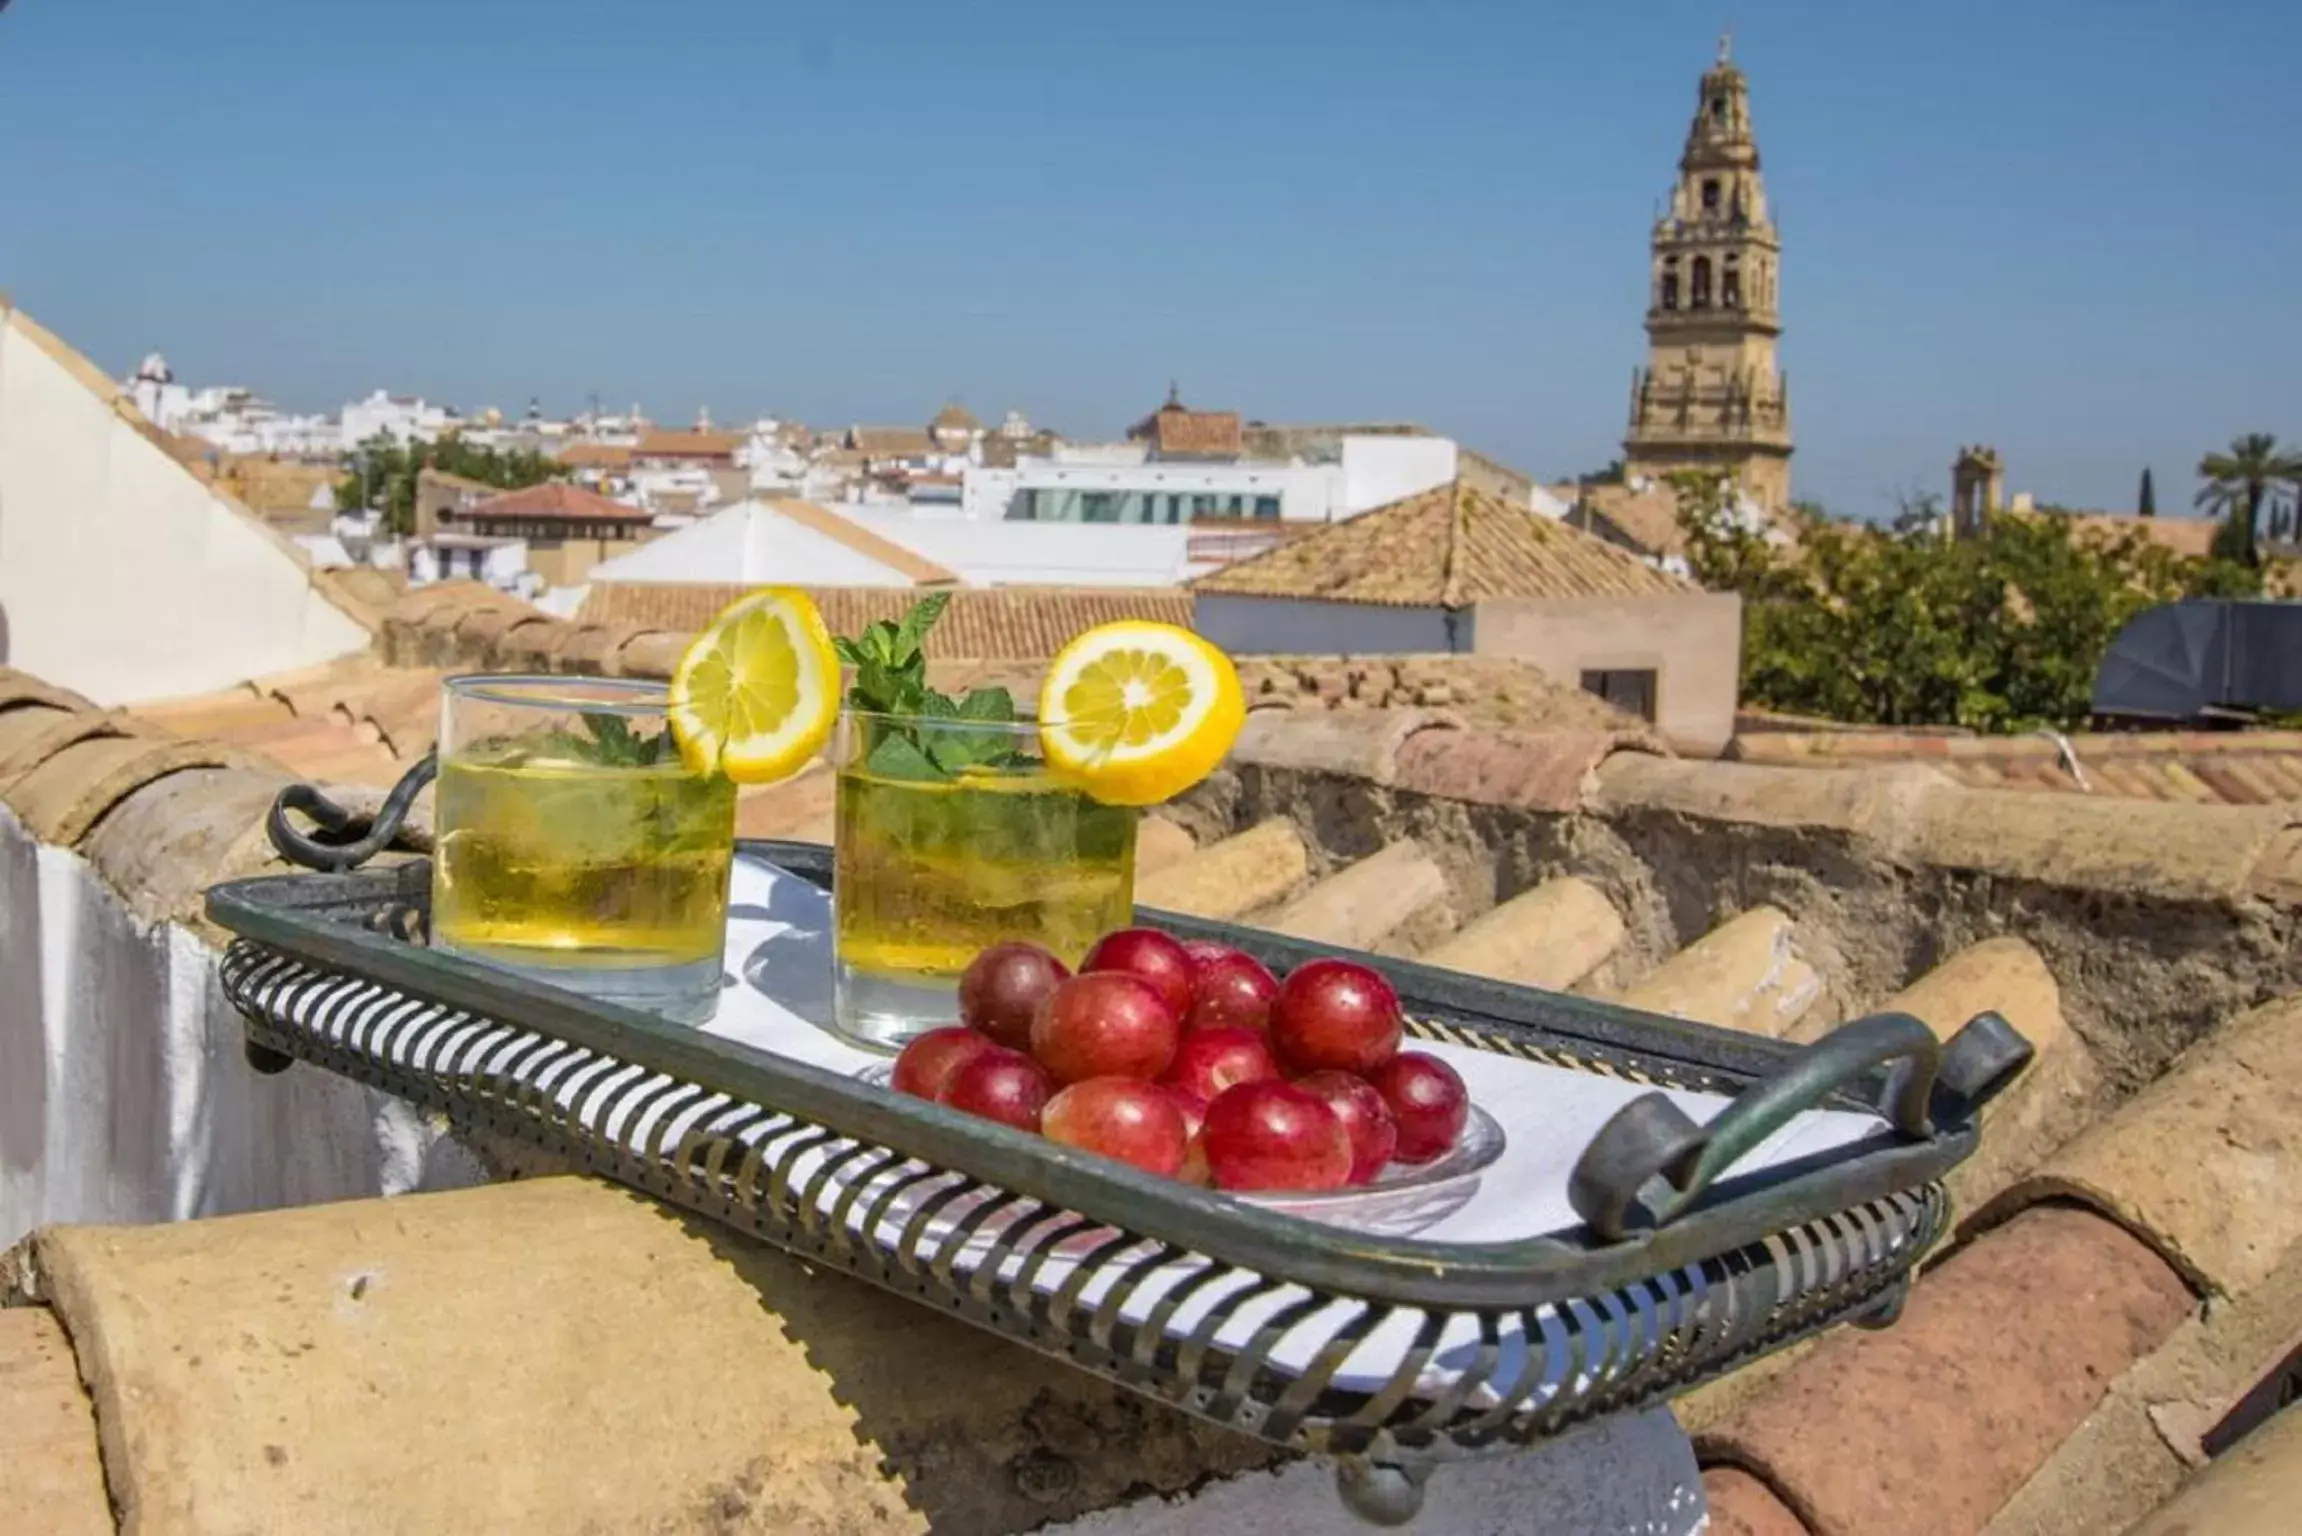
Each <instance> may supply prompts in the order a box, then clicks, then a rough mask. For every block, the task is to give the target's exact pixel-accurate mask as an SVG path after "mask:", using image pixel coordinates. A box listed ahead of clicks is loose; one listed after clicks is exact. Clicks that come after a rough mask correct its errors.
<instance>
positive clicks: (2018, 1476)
mask: <svg viewBox="0 0 2302 1536" xmlns="http://www.w3.org/2000/svg"><path fill="white" fill-rule="evenodd" d="M2192 1304H2193V1298H2192V1296H2191V1293H2190V1290H2189V1288H2188V1287H2186V1286H2185V1285H2184V1284H2183V1283H2182V1280H2181V1277H2180V1276H2178V1275H2177V1274H2175V1273H2174V1271H2173V1270H2172V1269H2170V1268H2168V1267H2167V1266H2166V1264H2165V1263H2163V1262H2162V1261H2161V1260H2160V1259H2159V1258H2158V1256H2157V1255H2156V1254H2154V1253H2152V1252H2151V1251H2150V1249H2149V1248H2148V1247H2146V1246H2145V1245H2144V1244H2142V1243H2140V1242H2137V1241H2136V1240H2135V1239H2134V1238H2133V1237H2131V1236H2129V1235H2128V1234H2127V1233H2125V1232H2124V1231H2122V1230H2120V1229H2119V1227H2118V1226H2116V1225H2115V1224H2114V1223H2111V1222H2108V1221H2105V1220H2103V1219H2102V1218H2100V1217H2099V1216H2096V1215H2094V1214H2093V1213H2092V1212H2088V1211H2079V1210H2070V1209H2064V1208H2059V1207H2042V1208H2040V1209H2037V1210H2032V1211H2026V1212H2024V1213H2023V1215H2022V1216H2021V1217H2020V1218H2018V1219H2017V1220H2016V1221H2015V1222H2014V1223H2012V1224H2010V1225H2008V1226H2005V1227H2002V1228H2000V1229H1998V1230H1997V1231H1994V1232H1990V1233H1987V1234H1985V1235H1984V1236H1983V1237H1981V1238H1979V1239H1977V1240H1976V1241H1975V1242H1974V1243H1973V1244H1971V1245H1970V1246H1968V1247H1966V1248H1964V1249H1961V1250H1960V1251H1959V1252H1957V1253H1955V1254H1953V1255H1952V1256H1951V1257H1950V1258H1948V1259H1947V1260H1945V1261H1943V1263H1942V1264H1940V1265H1939V1266H1937V1267H1936V1268H1935V1269H1934V1270H1933V1271H1932V1272H1931V1273H1929V1274H1928V1275H1927V1276H1926V1277H1925V1278H1924V1279H1922V1280H1921V1281H1919V1283H1918V1284H1917V1286H1916V1287H1914V1288H1913V1290H1912V1292H1911V1295H1910V1300H1909V1304H1908V1306H1907V1307H1906V1308H1905V1310H1904V1312H1903V1315H1902V1318H1901V1320H1900V1321H1898V1322H1897V1323H1896V1324H1895V1325H1894V1326H1893V1327H1892V1328H1889V1329H1886V1330H1884V1331H1883V1332H1878V1333H1866V1332H1863V1331H1861V1330H1859V1329H1853V1328H1842V1329H1839V1330H1837V1331H1836V1332H1834V1333H1832V1334H1830V1335H1828V1336H1827V1337H1825V1338H1823V1339H1822V1340H1821V1341H1820V1342H1819V1343H1817V1344H1816V1345H1815V1347H1814V1349H1813V1350H1812V1351H1811V1352H1810V1353H1808V1354H1807V1355H1806V1356H1805V1357H1804V1358H1802V1359H1801V1360H1799V1361H1798V1362H1797V1363H1796V1364H1795V1365H1793V1366H1791V1367H1790V1369H1788V1370H1786V1371H1784V1372H1783V1373H1782V1375H1781V1376H1780V1377H1778V1378H1777V1379H1776V1380H1775V1381H1773V1382H1772V1383H1770V1384H1769V1385H1768V1386H1767V1387H1765V1388H1764V1389H1762V1390H1761V1391H1760V1392H1758V1393H1757V1394H1755V1395H1754V1396H1753V1397H1752V1398H1751V1399H1750V1401H1749V1402H1747V1403H1746V1404H1745V1405H1744V1406H1743V1407H1742V1408H1741V1409H1740V1410H1739V1411H1738V1412H1736V1413H1734V1414H1732V1415H1730V1416H1729V1418H1728V1419H1727V1420H1726V1421H1725V1422H1724V1423H1723V1424H1721V1425H1720V1426H1719V1427H1718V1428H1717V1429H1716V1430H1715V1431H1713V1432H1711V1433H1710V1434H1708V1435H1705V1436H1704V1437H1703V1438H1702V1439H1700V1440H1698V1442H1697V1450H1698V1452H1699V1453H1700V1454H1701V1455H1702V1456H1703V1459H1704V1460H1706V1461H1713V1462H1724V1463H1726V1464H1729V1465H1734V1466H1740V1467H1743V1468H1746V1469H1748V1470H1750V1471H1752V1472H1755V1473H1756V1474H1757V1475H1758V1476H1759V1477H1760V1478H1762V1479H1763V1480H1764V1481H1765V1482H1766V1483H1767V1484H1768V1485H1769V1486H1771V1487H1772V1488H1773V1489H1774V1490H1775V1491H1776V1492H1777V1493H1778V1494H1780V1495H1781V1496H1782V1498H1783V1500H1784V1502H1785V1503H1786V1504H1788V1505H1789V1507H1790V1508H1791V1509H1793V1510H1795V1511H1796V1512H1798V1513H1799V1514H1800V1515H1801V1516H1802V1517H1803V1518H1804V1519H1805V1520H1806V1522H1807V1523H1808V1524H1809V1525H1810V1526H1812V1527H1813V1528H1814V1529H1816V1530H1819V1531H1844V1532H1863V1533H1866V1536H1867V1533H1873V1532H1876V1533H1880V1536H1893V1533H1902V1532H1908V1533H1911V1536H1920V1533H1927V1536H1933V1533H1944V1536H1948V1533H1966V1532H1977V1531H1980V1530H1981V1529H1982V1528H1983V1526H1984V1525H1985V1524H1986V1523H1988V1521H1989V1520H1990V1517H1991V1516H1992V1515H1993V1514H1995V1513H1996V1512H1997V1511H1998V1509H1999V1508H2000V1506H2002V1505H2003V1504H2004V1503H2005V1502H2006V1500H2007V1498H2008V1497H2009V1496H2010V1495H2011V1494H2012V1493H2013V1492H2014V1491H2015V1490H2016V1489H2017V1488H2019V1487H2020V1486H2021V1485H2022V1483H2023V1480H2024V1479H2026V1478H2028V1477H2029V1476H2030V1474H2031V1473H2032V1472H2033V1471H2034V1470H2035V1469H2036V1468H2037V1467H2038V1465H2039V1464H2040V1463H2041V1462H2042V1461H2044V1460H2045V1459H2046V1457H2047V1456H2048V1454H2049V1453H2050V1452H2052V1450H2053V1449H2054V1447H2055V1446H2056V1445H2058V1444H2060V1443H2061V1441H2062V1439H2063V1437H2064V1436H2065V1435H2067V1434H2069V1433H2070V1431H2071V1430H2072V1429H2074V1428H2076V1427H2077V1426H2078V1424H2079V1423H2081V1422H2082V1421H2083V1420H2084V1419H2085V1418H2086V1416H2087V1414H2089V1413H2090V1412H2092V1411H2093V1409H2094V1407H2095V1405H2096V1403H2097V1402H2099V1401H2100V1400H2101V1398H2102V1395H2103V1393H2104V1391H2105V1390H2106V1389H2107V1387H2108V1386H2109V1383H2110V1381H2111V1379H2112V1378H2113V1377H2115V1376H2116V1375H2117V1374H2118V1373H2119V1372H2121V1371H2123V1370H2125V1369H2126V1368H2127V1367H2128V1366H2129V1365H2131V1364H2132V1363H2133V1362H2134V1361H2136V1360H2138V1359H2140V1358H2141V1357H2142V1356H2144V1355H2146V1354H2148V1353H2149V1352H2150V1351H2151V1350H2153V1349H2155V1348H2156V1347H2157V1346H2158V1345H2159V1344H2160V1343H2161V1342H2163V1341H2164V1340H2165V1339H2166V1338H2167V1336H2168V1335H2170V1334H2171V1333H2172V1332H2173V1331H2174V1329H2175V1328H2176V1326H2177V1325H2179V1324H2180V1323H2181V1321H2182V1320H2183V1318H2184V1317H2185V1316H2187V1315H2188V1314H2189V1312H2190V1309H2191V1306H2192Z"/></svg>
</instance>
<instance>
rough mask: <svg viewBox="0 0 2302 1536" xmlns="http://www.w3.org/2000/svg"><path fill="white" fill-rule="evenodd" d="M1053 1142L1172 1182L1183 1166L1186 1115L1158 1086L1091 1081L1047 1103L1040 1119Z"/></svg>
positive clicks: (1128, 1081) (1134, 1080) (1137, 1081)
mask: <svg viewBox="0 0 2302 1536" xmlns="http://www.w3.org/2000/svg"><path fill="white" fill-rule="evenodd" d="M1039 1126H1040V1129H1041V1130H1042V1131H1043V1132H1045V1133H1046V1136H1047V1139H1048V1140H1050V1141H1059V1142H1062V1143H1063V1144H1064V1145H1065V1146H1067V1147H1078V1148H1081V1149H1082V1150H1084V1151H1088V1152H1100V1153H1102V1154H1103V1155H1104V1156H1105V1157H1115V1158H1117V1159H1118V1160H1119V1161H1121V1162H1123V1163H1131V1164H1133V1165H1134V1166H1135V1167H1137V1168H1140V1169H1142V1170H1143V1171H1144V1172H1145V1173H1156V1174H1158V1175H1160V1176H1161V1177H1163V1178H1173V1177H1174V1176H1175V1175H1176V1174H1177V1173H1179V1172H1180V1171H1181V1170H1182V1167H1183V1151H1184V1145H1185V1143H1186V1141H1187V1140H1188V1138H1187V1137H1186V1135H1185V1134H1184V1130H1183V1112H1182V1110H1180V1109H1178V1108H1177V1107H1176V1105H1175V1099H1174V1096H1173V1095H1172V1094H1170V1093H1169V1092H1168V1091H1167V1090H1166V1089H1164V1088H1161V1087H1160V1086H1159V1085H1158V1084H1156V1083H1146V1082H1143V1081H1141V1080H1140V1079H1138V1078H1132V1077H1091V1078H1088V1079H1087V1080H1086V1081H1085V1082H1081V1083H1073V1084H1072V1085H1071V1086H1070V1087H1068V1088H1066V1089H1064V1090H1063V1091H1062V1092H1061V1093H1058V1094H1057V1095H1055V1097H1054V1098H1052V1099H1049V1100H1048V1101H1047V1108H1046V1110H1045V1112H1044V1113H1042V1114H1041V1115H1040V1117H1039Z"/></svg>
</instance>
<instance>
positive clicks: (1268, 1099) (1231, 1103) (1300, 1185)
mask: <svg viewBox="0 0 2302 1536" xmlns="http://www.w3.org/2000/svg"><path fill="white" fill-rule="evenodd" d="M1199 1139H1200V1140H1201V1141H1202V1142H1203V1143H1205V1145H1206V1148H1207V1168H1208V1171H1209V1172H1210V1173H1211V1174H1213V1175H1214V1179H1215V1184H1216V1187H1217V1188H1219V1189H1337V1188H1340V1187H1341V1186H1342V1183H1343V1181H1344V1179H1346V1178H1348V1177H1349V1176H1350V1172H1351V1138H1350V1136H1349V1134H1348V1133H1347V1132H1345V1131H1344V1129H1343V1122H1342V1121H1341V1120H1339V1119H1337V1118H1336V1116H1335V1112H1334V1111H1333V1110H1331V1109H1329V1108H1328V1107H1327V1106H1326V1104H1325V1103H1324V1102H1322V1101H1321V1100H1319V1099H1318V1098H1316V1097H1314V1096H1313V1095H1311V1094H1308V1093H1305V1092H1304V1091H1303V1090H1302V1089H1300V1088H1297V1087H1296V1086H1295V1085H1294V1084H1292V1083H1283V1082H1281V1081H1279V1080H1278V1079H1277V1078H1265V1079H1263V1080H1262V1081H1260V1082H1253V1083H1241V1084H1240V1085H1239V1086H1238V1087H1236V1088H1233V1089H1230V1090H1228V1091H1226V1092H1225V1093H1224V1094H1223V1095H1222V1096H1221V1097H1220V1098H1218V1099H1216V1100H1215V1102H1214V1103H1212V1104H1210V1105H1208V1106H1207V1124H1206V1128H1205V1129H1203V1130H1202V1131H1200V1133H1199Z"/></svg>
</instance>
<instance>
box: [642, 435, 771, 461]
mask: <svg viewBox="0 0 2302 1536" xmlns="http://www.w3.org/2000/svg"><path fill="white" fill-rule="evenodd" d="M743 444H744V439H743V436H742V434H740V433H736V432H695V431H681V430H658V431H654V432H649V433H647V434H646V435H644V436H643V437H641V438H640V440H639V443H638V445H637V446H636V447H634V448H633V449H632V450H631V456H632V457H633V458H635V459H732V458H733V457H735V450H736V449H738V448H741V447H742V446H743Z"/></svg>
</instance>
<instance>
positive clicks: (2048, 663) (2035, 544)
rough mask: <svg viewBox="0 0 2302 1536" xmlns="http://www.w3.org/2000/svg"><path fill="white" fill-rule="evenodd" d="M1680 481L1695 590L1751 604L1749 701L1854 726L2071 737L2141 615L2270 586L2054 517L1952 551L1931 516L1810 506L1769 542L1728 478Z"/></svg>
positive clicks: (2016, 521)
mask: <svg viewBox="0 0 2302 1536" xmlns="http://www.w3.org/2000/svg"><path fill="white" fill-rule="evenodd" d="M1674 483H1675V485H1676V488H1677V490H1678V495H1679V523H1680V526H1681V528H1682V530H1683V531H1684V532H1685V535H1686V541H1687V562H1688V564H1689V566H1690V567H1691V568H1692V570H1693V573H1694V575H1695V578H1696V579H1697V580H1698V581H1700V582H1702V584H1703V585H1704V586H1706V587H1711V588H1713V589H1716V590H1726V591H1734V592H1739V593H1741V594H1742V596H1743V656H1742V695H1743V698H1744V700H1745V701H1746V702H1748V703H1751V704H1756V705H1759V706H1761V707H1764V708H1768V709H1780V710H1787V711H1791V712H1793V713H1797V714H1807V715H1819V716H1822V717H1824V718H1826V719H1831V720H1842V721H1846V722H1847V723H1849V724H1875V725H1958V726H1964V727H1967V728H1968V729H1971V730H1977V731H2020V730H2032V729H2037V728H2039V727H2043V726H2053V727H2067V726H2072V725H2076V724H2079V723H2082V722H2083V721H2084V720H2085V719H2086V715H2087V708H2088V703H2089V701H2090V699H2091V696H2092V693H2093V688H2094V674H2095V669H2096V668H2097V667H2098V666H2099V665H2100V664H2101V661H2102V654H2103V652H2104V651H2105V650H2106V649H2107V648H2108V647H2109V644H2110V641H2111V639H2112V637H2113V636H2115V635H2116V634H2117V633H2118V631H2119V628H2120V627H2121V626H2122V625H2124V624H2125V622H2126V621H2127V620H2128V619H2130V618H2132V617H2133V616H2134V615H2135V614H2136V613H2138V612H2140V611H2141V610H2142V609H2144V608H2148V607H2151V606H2154V605H2156V604H2158V603H2164V602H2171V601H2174V600H2175V599H2177V598H2182V597H2204V596H2246V595H2252V594H2254V593H2257V592H2259V591H2260V589H2261V578H2260V576H2259V574H2258V573H2257V572H2255V571H2252V570H2250V569H2248V568H2246V567H2245V566H2243V565H2239V564H2237V563H2235V562H2231V561H2227V560H2194V559H2188V558H2185V557H2183V556H2181V555H2177V554H2175V553H2173V552H2172V551H2170V550H2168V549H2166V548H2165V547H2164V546H2162V545H2158V544H2154V543H2151V542H2149V541H2147V540H2145V539H2144V538H2142V537H2141V536H2140V535H2139V534H2132V533H2129V534H2125V535H2121V536H2118V537H2115V538H2113V537H2105V536H2103V535H2100V534H2097V533H2094V532H2090V531H2083V530H2081V529H2080V528H2079V527H2078V525H2076V524H2074V523H2073V522H2072V521H2071V520H2070V519H2069V518H2067V517H2063V516H2058V515H2056V514H2054V513H2053V512H2051V511H2049V512H2042V513H2036V514H2028V515H2021V514H2001V515H1996V516H1993V517H1992V518H1991V519H1990V520H1989V521H1988V522H1987V523H1986V524H1985V525H1984V527H1983V528H1982V529H1981V530H1980V531H1979V532H1978V533H1976V534H1975V535H1973V536H1972V537H1969V538H1964V539H1952V538H1949V537H1948V536H1947V534H1946V532H1945V530H1944V528H1943V526H1942V524H1941V522H1940V521H1939V520H1938V519H1929V518H1905V519H1903V520H1901V521H1900V523H1899V524H1898V525H1897V526H1895V527H1882V526H1879V525H1875V524H1870V523H1853V522H1842V521H1838V520H1835V519H1833V518H1830V517H1828V516H1826V515H1824V514H1823V513H1822V512H1821V511H1820V510H1819V509H1816V508H1812V507H1800V508H1796V509H1794V510H1793V511H1792V512H1790V513H1789V514H1787V515H1786V516H1785V517H1783V518H1782V519H1781V520H1780V521H1779V522H1778V523H1777V524H1776V525H1775V531H1774V532H1772V533H1769V532H1765V531H1760V530H1756V529H1752V528H1750V527H1747V526H1745V525H1744V524H1743V523H1742V522H1741V521H1740V520H1739V519H1737V518H1736V517H1734V516H1733V515H1732V513H1731V504H1730V501H1729V498H1728V496H1727V492H1726V485H1725V482H1724V481H1723V480H1722V479H1720V478H1719V477H1715V476H1704V475H1680V476H1677V477H1675V480H1674Z"/></svg>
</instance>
